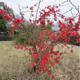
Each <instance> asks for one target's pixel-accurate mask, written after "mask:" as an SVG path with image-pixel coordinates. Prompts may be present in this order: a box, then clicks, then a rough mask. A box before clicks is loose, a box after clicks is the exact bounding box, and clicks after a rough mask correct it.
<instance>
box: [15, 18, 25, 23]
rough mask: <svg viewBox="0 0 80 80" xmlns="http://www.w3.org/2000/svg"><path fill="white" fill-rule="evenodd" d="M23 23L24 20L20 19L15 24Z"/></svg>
mask: <svg viewBox="0 0 80 80" xmlns="http://www.w3.org/2000/svg"><path fill="white" fill-rule="evenodd" d="M23 22H24V20H23V19H20V18H16V19H15V20H14V23H16V24H22V23H23Z"/></svg>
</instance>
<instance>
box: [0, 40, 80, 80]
mask: <svg viewBox="0 0 80 80" xmlns="http://www.w3.org/2000/svg"><path fill="white" fill-rule="evenodd" d="M58 48H59V47H58ZM73 50H74V52H73V53H70V52H69V49H68V48H64V52H65V54H64V55H63V57H62V60H61V64H60V65H59V66H57V67H56V69H55V70H54V71H55V73H56V76H57V80H62V79H63V78H64V80H80V47H77V46H73ZM25 55H26V56H29V55H28V53H27V51H22V50H17V49H15V48H14V44H13V42H12V41H1V42H0V80H32V79H28V77H29V76H26V72H25V71H26V68H27V66H28V65H26V64H27V63H26V60H29V57H27V58H26V59H25ZM24 66H25V67H24ZM27 75H28V74H27ZM16 77H17V78H16ZM24 77H25V78H24ZM71 78H72V79H71Z"/></svg>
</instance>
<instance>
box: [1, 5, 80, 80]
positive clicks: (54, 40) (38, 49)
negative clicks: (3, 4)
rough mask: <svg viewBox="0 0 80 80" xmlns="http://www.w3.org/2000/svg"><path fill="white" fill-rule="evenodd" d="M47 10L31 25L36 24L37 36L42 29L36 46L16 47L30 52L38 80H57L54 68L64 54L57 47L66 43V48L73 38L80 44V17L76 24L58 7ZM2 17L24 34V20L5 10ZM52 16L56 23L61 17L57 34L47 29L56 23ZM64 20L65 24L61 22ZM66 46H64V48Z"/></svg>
mask: <svg viewBox="0 0 80 80" xmlns="http://www.w3.org/2000/svg"><path fill="white" fill-rule="evenodd" d="M33 8H34V7H31V8H30V10H33ZM46 9H47V11H46ZM46 9H43V10H42V11H41V12H40V17H39V18H38V19H37V20H34V21H32V20H31V24H32V22H33V24H34V25H33V29H34V30H33V33H34V34H35V35H37V33H36V29H37V28H39V27H41V28H42V31H40V32H39V34H38V36H37V38H36V41H35V40H34V44H33V45H31V47H30V48H29V47H26V43H25V44H24V45H16V46H15V47H16V48H17V49H23V50H27V51H29V53H30V55H31V69H32V71H33V72H34V73H36V75H37V79H38V78H39V77H41V80H48V79H49V80H56V77H55V74H54V73H53V71H52V68H55V67H56V65H57V64H59V63H60V59H61V57H62V54H63V52H59V51H58V50H56V49H55V45H56V44H58V43H61V42H62V43H65V45H64V46H66V44H67V43H69V42H70V41H71V39H72V38H71V37H73V38H74V39H75V42H76V43H80V37H79V35H80V34H79V33H78V31H79V29H80V15H79V17H78V21H77V22H76V23H75V20H74V19H73V18H71V17H68V18H66V17H65V16H64V15H62V14H60V12H59V9H58V6H55V7H54V6H49V7H47V8H46ZM0 15H2V16H3V18H4V19H5V20H7V21H11V22H12V24H11V27H12V29H13V31H15V30H17V29H19V30H20V32H24V30H25V29H24V28H23V26H22V24H23V23H24V20H23V19H20V18H14V17H12V16H11V15H9V14H7V13H6V12H5V11H4V10H0ZM50 15H53V20H54V21H57V20H59V19H58V17H60V20H59V22H58V25H59V30H58V31H56V32H53V31H52V30H51V29H49V28H48V27H46V25H50V26H52V25H53V24H54V22H51V21H50V20H49V17H50ZM62 19H63V20H64V22H62V21H61V20H62ZM66 22H67V23H66ZM39 25H40V26H39ZM21 26H22V27H21ZM53 27H55V26H53ZM26 35H27V34H26ZM31 35H32V34H31ZM31 35H30V36H31ZM28 37H29V35H28ZM30 40H31V42H33V40H32V37H30ZM64 46H62V48H63V47H64Z"/></svg>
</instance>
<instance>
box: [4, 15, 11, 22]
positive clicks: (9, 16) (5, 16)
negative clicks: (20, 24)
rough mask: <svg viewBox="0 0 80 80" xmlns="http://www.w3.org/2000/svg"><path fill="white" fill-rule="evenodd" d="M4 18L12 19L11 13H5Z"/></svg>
mask: <svg viewBox="0 0 80 80" xmlns="http://www.w3.org/2000/svg"><path fill="white" fill-rule="evenodd" d="M3 18H4V20H7V21H10V20H12V16H11V15H10V14H5V15H3Z"/></svg>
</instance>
